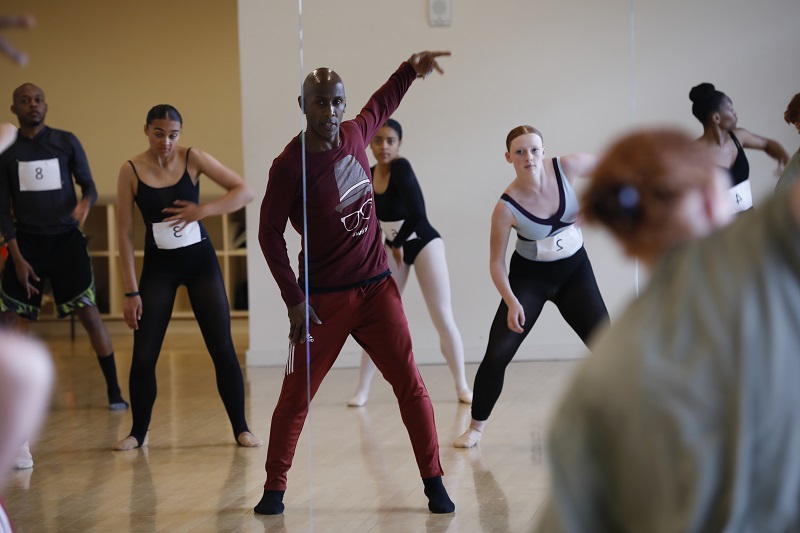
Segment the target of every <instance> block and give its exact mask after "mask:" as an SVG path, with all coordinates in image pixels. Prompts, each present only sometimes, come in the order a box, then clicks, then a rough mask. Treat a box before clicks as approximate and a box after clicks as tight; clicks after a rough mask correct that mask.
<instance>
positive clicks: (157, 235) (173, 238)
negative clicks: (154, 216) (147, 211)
mask: <svg viewBox="0 0 800 533" xmlns="http://www.w3.org/2000/svg"><path fill="white" fill-rule="evenodd" d="M173 224H175V221H170V222H154V223H153V238H154V239H155V241H156V246H157V247H158V248H159V249H160V250H174V249H176V248H185V247H187V246H191V245H192V244H197V243H198V242H200V240H201V239H202V236H201V234H200V224H198V223H197V222H190V223H189V224H187V225H186V226H184V227H183V228H181V227H180V226H173ZM179 228H180V229H179Z"/></svg>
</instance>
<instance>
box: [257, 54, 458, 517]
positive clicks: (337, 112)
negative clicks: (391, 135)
mask: <svg viewBox="0 0 800 533" xmlns="http://www.w3.org/2000/svg"><path fill="white" fill-rule="evenodd" d="M446 55H450V52H420V53H418V54H414V55H413V56H411V58H409V60H408V61H407V62H403V63H402V64H401V65H400V68H398V69H397V71H396V72H395V73H394V74H392V76H391V77H390V78H389V80H388V81H387V82H386V83H385V84H384V85H383V86H382V87H381V88H380V89H378V91H377V92H376V93H375V94H373V95H372V97H371V98H370V99H369V101H368V102H367V104H366V106H364V109H362V110H361V112H360V113H359V114H358V115H356V117H355V118H354V119H352V120H347V121H344V122H343V121H342V118H343V116H344V112H345V108H346V106H347V100H346V98H345V93H344V83H343V82H342V79H341V77H340V76H339V75H338V74H337V73H336V72H334V71H333V70H331V69H329V68H318V69H316V70H314V71H312V72H311V73H310V74H309V75H308V76H307V77H306V79H305V81H304V83H303V89H302V90H303V94H302V95H301V96H299V97H298V98H297V100H298V103H299V104H300V109H301V110H302V111H303V113H304V114H305V116H306V122H307V127H306V132H305V134H304V135H305V160H304V159H303V153H302V150H303V140H302V139H303V134H301V135H298V136H296V137H295V138H294V139H292V141H291V142H290V143H289V144H288V145H287V146H286V148H284V151H283V153H281V155H279V156H278V157H277V158H276V159H275V161H273V163H272V167H271V168H270V171H269V182H268V183H267V191H266V194H265V195H264V202H263V203H262V204H261V222H260V225H259V233H258V238H259V242H260V243H261V250H262V251H263V253H264V257H265V259H266V260H267V264H268V265H269V268H270V271H271V272H272V275H273V277H274V278H275V281H276V282H277V283H278V287H279V288H280V291H281V296H282V298H283V300H284V303H285V304H286V307H287V310H288V313H289V344H290V347H289V359H288V361H287V363H286V374H285V376H284V378H283V387H282V388H281V394H280V398H279V399H278V404H277V405H276V406H275V411H274V413H273V415H272V424H271V426H270V432H269V449H268V451H267V462H266V470H267V481H266V483H265V484H264V495H263V496H262V498H261V501H260V502H259V503H258V505H256V507H255V512H256V513H259V514H280V513H282V512H283V510H284V504H283V495H284V492H285V491H286V481H287V474H288V472H289V468H290V467H291V465H292V459H293V457H294V452H295V448H296V446H297V440H298V439H299V438H300V431H301V430H302V428H303V423H304V422H305V419H306V416H307V415H308V410H309V404H308V402H309V398H312V399H313V397H314V395H315V394H316V392H317V389H318V388H319V386H320V384H321V383H322V379H323V378H324V377H325V374H327V373H328V370H330V368H331V366H333V363H334V361H336V357H337V356H338V355H339V351H340V350H341V349H342V346H343V345H344V343H345V341H346V340H347V337H348V336H350V335H352V336H353V338H354V339H355V340H356V341H357V342H358V343H359V344H360V345H361V347H362V348H363V349H365V350H366V351H367V352H368V353H369V354H370V355H371V356H372V358H373V360H374V361H375V364H376V365H377V366H378V369H379V370H380V371H381V374H383V376H384V377H385V378H386V379H387V380H388V381H389V383H390V384H391V385H392V389H393V390H394V393H395V396H397V402H398V404H399V406H400V415H401V417H402V419H403V423H404V424H405V426H406V429H407V430H408V434H409V437H410V439H411V447H412V448H413V450H414V455H415V457H416V459H417V466H418V468H419V471H420V474H421V477H422V482H423V485H424V487H425V495H426V496H427V497H428V509H430V511H431V512H433V513H452V512H453V511H454V510H455V505H454V504H453V502H452V501H451V500H450V497H449V496H448V495H447V491H446V490H445V487H444V485H443V483H442V474H443V471H442V466H441V463H440V462H439V440H438V438H437V436H436V425H435V423H434V419H433V406H432V405H431V400H430V397H429V396H428V391H427V390H426V389H425V384H424V383H423V381H422V377H421V376H420V375H419V370H417V367H416V364H415V363H414V354H413V351H412V349H411V334H410V333H409V331H408V320H407V319H406V316H405V313H404V312H403V305H402V303H401V301H400V292H399V291H398V290H397V284H396V283H395V281H394V279H393V278H392V277H391V276H390V275H389V274H390V272H389V267H388V264H387V261H386V252H385V251H384V249H383V243H382V242H381V231H380V227H379V226H378V222H377V218H376V217H374V216H371V215H372V204H373V194H372V180H371V179H370V175H369V160H368V159H367V154H366V151H365V150H366V147H367V145H368V144H369V142H370V140H371V139H372V138H373V137H374V136H375V134H376V133H377V132H378V130H379V129H380V127H381V125H383V124H384V123H385V122H386V120H387V119H388V118H389V117H390V116H391V114H392V113H394V111H395V109H397V107H398V106H399V105H400V100H401V99H402V98H403V95H405V93H406V91H408V89H409V88H410V87H411V83H412V82H413V81H414V79H415V78H418V77H422V78H424V77H426V76H427V75H428V74H430V73H432V72H433V71H434V70H437V71H439V72H442V71H441V69H440V68H439V65H438V63H437V61H436V59H437V58H438V57H440V56H446ZM303 161H305V166H303ZM304 170H305V172H304ZM304 174H305V176H304ZM303 179H305V180H306V183H307V186H306V187H305V189H306V190H307V194H308V198H307V202H306V204H305V205H306V207H307V209H306V211H307V215H304V209H303V189H304V186H303ZM304 216H305V219H304ZM304 220H307V226H306V228H305V230H306V233H307V235H308V242H305V240H304V242H302V245H303V246H302V252H301V255H300V258H299V270H300V272H299V275H300V277H299V279H300V281H299V282H298V278H297V277H295V274H294V271H293V270H292V267H291V264H290V262H289V256H288V255H287V252H286V239H285V237H284V233H285V232H286V223H287V222H291V224H292V227H293V228H294V229H295V230H296V231H297V232H298V233H299V234H300V235H303V233H304V232H303V229H304V228H303V226H304ZM304 254H307V257H306V258H304ZM306 262H307V263H308V272H307V278H308V286H309V287H308V290H309V294H308V295H306V294H305V293H304V292H303V291H304V289H303V287H304V286H305V281H304V280H305V278H306V271H305V266H304V265H305V263H306ZM301 284H302V285H301ZM306 296H307V297H308V299H307V300H306ZM306 313H308V323H309V328H310V329H309V330H308V331H307V330H306ZM306 340H308V341H309V342H308V343H306ZM301 343H303V346H302V347H301V349H300V350H298V351H299V353H295V347H296V346H297V345H298V344H301ZM307 354H308V355H307ZM307 357H309V358H310V361H311V364H310V365H307V360H306V358H307ZM307 373H308V375H309V376H310V378H309V379H310V383H308V382H307ZM309 387H310V390H309Z"/></svg>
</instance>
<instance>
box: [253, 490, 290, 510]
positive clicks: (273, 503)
mask: <svg viewBox="0 0 800 533" xmlns="http://www.w3.org/2000/svg"><path fill="white" fill-rule="evenodd" d="M284 492H286V491H284V490H266V489H265V490H264V495H263V496H262V497H261V501H260V502H258V505H256V508H255V509H254V511H255V512H256V513H257V514H281V513H282V512H283V493H284Z"/></svg>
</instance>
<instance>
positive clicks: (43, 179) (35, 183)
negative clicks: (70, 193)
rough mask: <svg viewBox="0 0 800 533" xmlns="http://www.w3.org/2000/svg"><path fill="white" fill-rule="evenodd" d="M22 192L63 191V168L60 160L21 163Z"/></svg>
mask: <svg viewBox="0 0 800 533" xmlns="http://www.w3.org/2000/svg"><path fill="white" fill-rule="evenodd" d="M17 169H18V171H19V190H20V191H31V192H40V191H57V190H59V189H61V167H59V165H58V159H45V160H42V161H19V162H18V166H17Z"/></svg>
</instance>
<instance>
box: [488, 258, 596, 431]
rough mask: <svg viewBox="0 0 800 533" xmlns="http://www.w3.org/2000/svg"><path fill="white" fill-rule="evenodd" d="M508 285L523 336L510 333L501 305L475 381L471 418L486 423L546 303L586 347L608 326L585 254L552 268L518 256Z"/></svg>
mask: <svg viewBox="0 0 800 533" xmlns="http://www.w3.org/2000/svg"><path fill="white" fill-rule="evenodd" d="M508 281H509V283H510V284H511V290H512V291H514V295H515V296H516V297H517V299H518V300H519V303H520V304H521V305H522V308H523V309H524V310H525V326H524V328H523V329H524V331H523V332H522V333H515V332H513V331H511V330H510V329H508V306H506V304H505V302H503V301H501V302H500V307H498V309H497V313H496V314H495V316H494V321H493V322H492V328H491V329H490V330H489V344H488V346H487V347H486V354H485V355H484V356H483V361H481V366H480V367H478V373H477V374H476V375H475V386H474V387H473V394H474V396H473V398H472V418H473V419H475V420H487V419H488V418H489V415H490V414H491V413H492V409H493V408H494V404H495V403H496V402H497V399H498V398H499V397H500V392H501V391H502V390H503V380H504V378H505V372H506V367H507V366H508V364H509V363H510V362H511V359H513V358H514V355H515V354H516V353H517V350H518V349H519V347H520V345H521V344H522V341H524V340H525V337H527V336H528V333H530V331H531V328H533V325H534V324H535V323H536V320H537V319H538V318H539V314H540V313H541V312H542V308H543V307H544V304H545V302H547V301H548V300H549V301H551V302H553V303H554V304H555V305H556V307H558V310H559V311H560V312H561V316H563V317H564V319H565V320H566V321H567V324H569V325H570V326H572V329H573V330H575V333H577V334H578V336H579V337H580V338H581V340H583V342H584V344H585V343H586V342H587V341H588V339H589V337H590V336H591V334H592V332H593V331H594V329H595V328H596V327H597V326H599V325H603V324H605V323H607V322H608V311H607V310H606V306H605V303H603V297H602V296H601V294H600V289H598V288H597V281H595V279H594V272H593V271H592V264H591V263H590V262H589V257H588V256H587V255H586V250H584V249H583V248H581V249H580V250H578V251H577V252H576V253H575V255H573V256H572V257H568V258H566V259H561V260H558V261H552V262H540V261H529V260H527V259H525V258H523V257H522V256H520V255H519V254H517V253H516V252H514V255H513V256H512V257H511V266H510V268H509V275H508Z"/></svg>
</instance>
